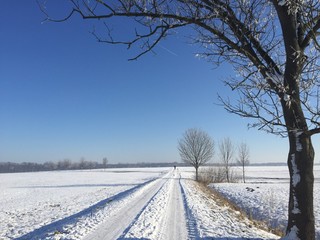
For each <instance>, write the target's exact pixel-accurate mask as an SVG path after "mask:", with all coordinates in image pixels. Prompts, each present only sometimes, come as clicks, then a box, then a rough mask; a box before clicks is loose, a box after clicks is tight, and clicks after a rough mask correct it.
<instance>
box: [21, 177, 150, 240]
mask: <svg viewBox="0 0 320 240" xmlns="http://www.w3.org/2000/svg"><path fill="white" fill-rule="evenodd" d="M154 180H155V179H151V180H149V181H146V182H144V183H141V184H139V185H136V186H135V187H133V188H130V189H128V190H125V191H123V192H120V193H118V194H116V195H114V196H112V197H109V198H106V199H104V200H101V201H100V202H98V203H96V204H94V205H92V206H90V207H88V208H86V209H84V210H82V211H80V212H78V213H75V214H73V215H71V216H68V217H66V218H63V219H60V220H58V221H55V222H52V223H50V224H48V225H45V226H42V227H40V228H38V229H35V230H34V231H32V232H29V233H27V234H25V235H23V236H21V237H18V238H16V239H17V240H30V239H43V237H45V236H48V235H49V234H50V235H51V234H52V237H53V235H54V234H55V233H56V232H61V233H64V232H65V230H63V226H65V225H72V224H75V223H76V222H77V221H78V220H79V219H80V218H83V217H86V216H89V217H90V216H92V214H94V213H95V212H96V211H99V210H100V209H103V208H104V207H105V206H106V205H107V204H108V203H110V202H112V201H115V200H121V199H123V198H125V197H126V196H128V195H129V194H131V193H133V192H135V191H136V190H138V189H139V188H141V187H143V186H145V185H147V184H148V183H150V182H152V181H154Z"/></svg>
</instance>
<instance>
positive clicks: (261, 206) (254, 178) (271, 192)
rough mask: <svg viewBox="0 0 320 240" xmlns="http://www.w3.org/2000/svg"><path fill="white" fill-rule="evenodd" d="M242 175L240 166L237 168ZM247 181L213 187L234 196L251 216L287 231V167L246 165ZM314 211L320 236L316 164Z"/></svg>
mask: <svg viewBox="0 0 320 240" xmlns="http://www.w3.org/2000/svg"><path fill="white" fill-rule="evenodd" d="M237 172H238V173H239V174H240V173H241V171H240V169H237ZM246 175H247V178H246V183H230V184H228V183H219V184H211V185H210V186H211V187H213V188H215V189H216V190H218V191H219V192H220V193H221V194H222V195H224V196H225V197H227V198H228V199H230V200H231V201H232V202H234V203H235V204H236V205H238V206H239V207H240V208H242V209H244V210H245V211H246V212H247V214H248V215H249V216H252V217H253V218H255V219H257V220H263V221H267V222H268V223H269V226H271V227H277V228H280V229H282V230H283V231H285V227H286V224H287V216H288V214H287V211H288V199H289V173H288V169H287V167H286V166H269V167H255V166H249V167H247V168H246ZM314 175H315V186H314V214H315V221H316V232H317V239H320V204H319V203H320V166H319V165H316V166H315V171H314Z"/></svg>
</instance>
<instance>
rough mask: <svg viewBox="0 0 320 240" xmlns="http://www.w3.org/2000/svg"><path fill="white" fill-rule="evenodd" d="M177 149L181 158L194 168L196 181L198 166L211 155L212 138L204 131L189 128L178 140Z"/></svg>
mask: <svg viewBox="0 0 320 240" xmlns="http://www.w3.org/2000/svg"><path fill="white" fill-rule="evenodd" d="M178 150H179V153H180V157H181V160H182V161H183V162H185V163H187V164H190V165H192V166H193V167H194V168H195V169H196V180H197V181H198V169H199V167H200V166H203V165H204V164H206V163H207V162H208V161H210V159H211V158H212V157H213V154H214V142H213V140H212V139H211V137H210V136H209V135H208V134H207V133H206V132H204V131H202V130H200V129H196V128H190V129H188V130H187V131H186V132H185V133H184V134H183V136H182V138H181V139H180V140H179V141H178Z"/></svg>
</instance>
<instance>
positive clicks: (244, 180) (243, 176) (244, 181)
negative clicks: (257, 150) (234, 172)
mask: <svg viewBox="0 0 320 240" xmlns="http://www.w3.org/2000/svg"><path fill="white" fill-rule="evenodd" d="M242 178H243V183H246V177H245V171H244V164H243V165H242Z"/></svg>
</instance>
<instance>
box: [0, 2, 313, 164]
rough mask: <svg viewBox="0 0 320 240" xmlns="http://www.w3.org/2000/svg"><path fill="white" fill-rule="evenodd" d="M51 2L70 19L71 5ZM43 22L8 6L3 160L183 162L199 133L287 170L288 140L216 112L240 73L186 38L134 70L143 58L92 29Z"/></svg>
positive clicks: (0, 120) (0, 71)
mask: <svg viewBox="0 0 320 240" xmlns="http://www.w3.org/2000/svg"><path fill="white" fill-rule="evenodd" d="M52 2H55V3H56V5H55V6H50V7H51V8H52V10H53V11H54V12H55V14H58V15H59V14H60V15H61V16H62V15H64V14H65V11H66V9H67V5H66V1H52ZM48 7H49V6H48ZM49 10H50V9H49ZM43 19H44V16H43V14H42V13H41V12H40V10H39V8H38V6H37V4H36V1H33V0H25V1H10V0H6V1H3V2H2V4H1V8H0V36H1V38H0V52H1V54H0V146H1V151H0V161H12V162H24V161H32V162H45V161H58V160H62V159H65V158H68V159H71V160H73V161H77V160H79V159H80V158H82V157H84V158H85V159H87V160H92V161H102V158H103V157H108V159H109V162H111V163H118V162H121V163H127V162H168V161H170V162H171V161H180V158H179V154H178V151H177V148H176V147H177V140H178V139H179V138H180V137H181V135H182V134H183V132H184V131H185V130H186V129H188V128H191V127H197V128H201V129H203V130H205V131H207V132H208V133H209V134H210V135H211V136H212V137H213V139H214V140H215V142H216V143H217V142H218V141H219V140H221V139H222V138H224V137H230V138H231V140H232V141H233V142H234V143H235V144H238V143H240V142H242V141H245V142H247V144H248V145H249V148H250V152H251V161H252V162H272V161H274V162H286V156H287V151H288V147H287V145H288V144H287V141H286V139H281V138H279V137H276V136H273V135H268V134H266V133H263V132H259V131H257V130H256V129H250V130H248V129H247V121H248V120H246V119H242V118H240V117H238V116H235V115H231V114H229V113H227V112H226V111H225V110H224V109H223V108H222V107H221V106H217V105H216V104H215V103H217V93H218V92H219V93H221V94H222V95H228V94H230V92H229V90H228V89H227V88H226V87H224V86H223V84H222V83H221V80H222V79H223V78H225V77H228V76H229V75H230V74H231V75H232V74H234V73H233V72H232V70H231V68H230V67H229V66H221V67H219V68H218V69H214V66H212V65H211V64H210V63H208V62H206V61H204V60H200V59H197V58H196V57H195V53H196V50H197V49H196V48H195V47H194V46H192V45H190V44H187V39H185V38H184V37H183V35H182V34H181V35H179V34H178V35H177V36H174V37H172V38H169V39H168V40H166V41H163V42H161V43H160V45H159V46H158V47H157V48H156V55H155V54H148V55H146V56H144V57H142V58H140V59H139V60H138V61H128V59H129V58H130V57H133V56H134V55H135V53H137V51H138V49H137V48H134V49H133V50H132V51H131V50H129V51H128V50H127V49H126V47H124V46H114V45H107V44H102V43H97V42H96V40H95V38H94V37H93V36H92V35H91V34H90V33H89V32H90V31H91V30H92V29H93V26H94V22H85V21H82V20H81V19H80V18H79V17H74V18H72V19H71V20H70V21H68V22H65V23H43V24H42V23H41V22H42V20H43ZM110 24H114V22H112V21H111V22H110ZM130 27H131V25H130V23H129V22H124V24H123V25H122V26H121V29H120V30H121V31H119V36H122V37H126V34H128V31H130V30H131V29H132V27H131V28H130ZM231 96H232V95H231ZM315 148H316V151H317V148H318V145H317V144H316V143H315ZM216 152H217V149H216ZM215 161H217V154H216V158H215Z"/></svg>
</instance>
